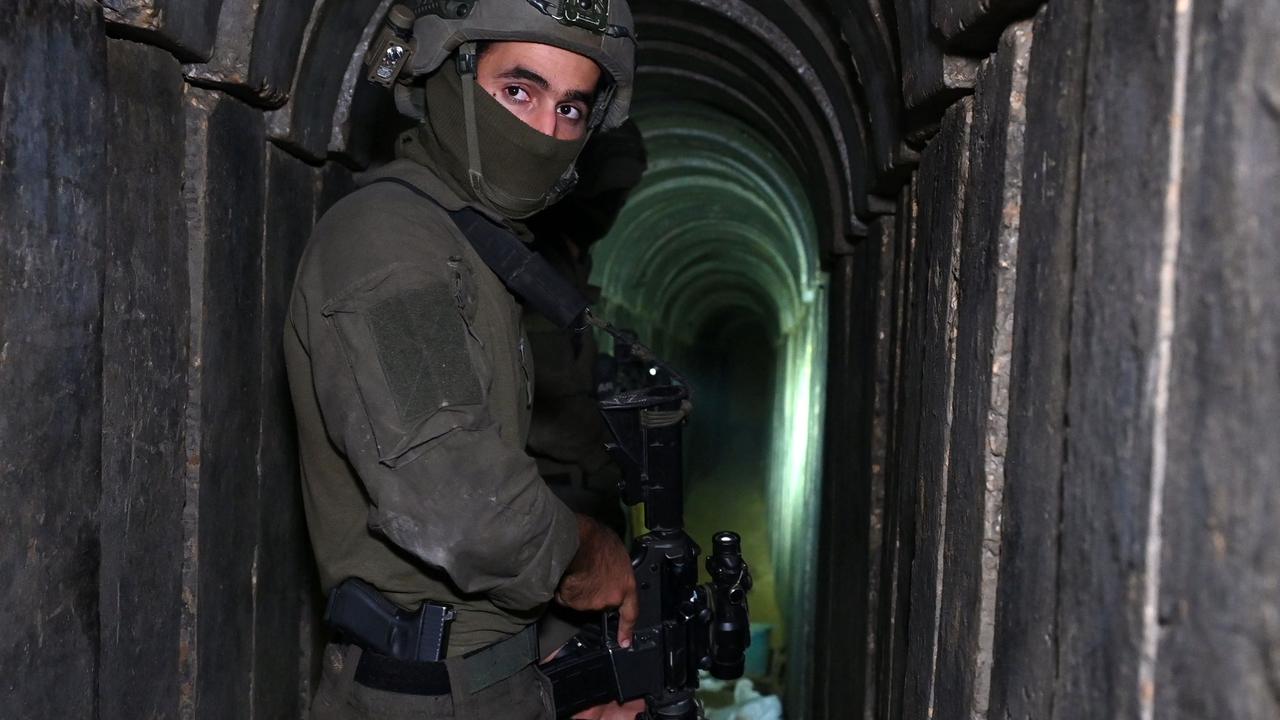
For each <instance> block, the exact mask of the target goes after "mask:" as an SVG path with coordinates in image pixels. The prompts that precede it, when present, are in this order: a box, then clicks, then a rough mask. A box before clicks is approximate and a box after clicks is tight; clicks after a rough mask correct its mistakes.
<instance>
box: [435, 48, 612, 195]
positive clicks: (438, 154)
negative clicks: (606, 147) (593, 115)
mask: <svg viewBox="0 0 1280 720" xmlns="http://www.w3.org/2000/svg"><path fill="white" fill-rule="evenodd" d="M425 100H426V107H425V110H426V118H425V120H424V121H423V125H422V127H421V128H420V129H419V138H420V140H421V142H422V145H423V146H424V149H425V150H426V151H427V154H428V156H430V157H431V158H432V159H433V160H434V161H435V164H436V165H437V169H438V170H440V171H442V172H444V173H446V174H448V175H449V179H450V180H452V181H453V182H454V184H456V185H458V186H461V188H463V189H465V191H466V194H467V195H469V196H470V197H471V198H472V199H473V200H475V201H476V202H477V203H479V204H480V205H483V206H485V207H487V208H489V209H491V210H493V211H495V212H497V213H498V214H500V215H502V216H503V217H507V218H510V219H513V220H519V219H522V218H526V217H528V216H530V215H532V214H534V213H536V212H538V211H539V210H542V209H544V208H546V207H547V206H548V205H551V204H552V203H554V202H555V201H556V200H559V199H560V197H562V196H563V195H564V194H565V193H567V192H568V191H569V189H570V188H572V186H573V183H574V181H575V180H576V179H577V173H576V172H574V169H573V163H574V161H575V160H577V158H578V154H579V153H580V152H581V151H582V146H583V145H585V144H586V141H587V138H586V136H585V135H584V136H583V137H582V138H580V139H578V140H557V139H556V138H553V137H551V136H550V135H543V134H542V133H540V132H538V131H537V130H534V129H533V128H531V127H529V126H528V125H526V124H525V123H524V121H522V120H521V119H520V118H518V117H516V116H515V115H513V114H511V112H510V111H509V110H507V109H506V108H505V107H503V106H502V105H501V104H500V103H499V102H498V101H497V100H495V99H494V98H492V97H490V96H489V93H487V92H485V90H484V88H481V87H480V86H479V85H477V84H476V83H475V80H474V77H473V76H471V75H466V76H460V75H459V74H458V71H457V69H456V67H455V65H454V63H445V65H444V66H443V67H441V68H440V69H439V70H438V71H437V72H436V73H435V74H433V75H432V76H431V77H430V78H428V79H427V83H426V88H425Z"/></svg>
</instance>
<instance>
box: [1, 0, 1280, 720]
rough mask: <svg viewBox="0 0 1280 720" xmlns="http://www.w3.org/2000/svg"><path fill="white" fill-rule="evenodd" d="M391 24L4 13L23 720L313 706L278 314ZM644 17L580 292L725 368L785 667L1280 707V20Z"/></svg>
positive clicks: (863, 697) (668, 352) (1258, 15)
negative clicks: (620, 157)
mask: <svg viewBox="0 0 1280 720" xmlns="http://www.w3.org/2000/svg"><path fill="white" fill-rule="evenodd" d="M477 1H478V2H485V1H486V0H477ZM391 4H392V1H391V0H293V1H291V2H284V1H278V0H14V2H12V3H11V4H10V7H7V8H6V10H7V12H6V13H5V14H4V16H3V19H0V396H2V397H3V398H4V404H3V410H0V473H2V477H3V482H0V528H3V531H2V532H0V581H3V582H0V627H2V628H3V631H2V634H0V640H3V642H0V674H2V675H3V677H4V681H3V682H2V683H0V696H2V697H3V699H4V704H3V705H2V706H0V707H3V708H4V709H3V710H0V716H4V717H15V718H55V717H57V718H95V719H96V718H140V717H147V718H153V717H154V718H170V717H173V718H205V717H208V718H300V717H307V716H308V713H310V712H311V702H312V698H313V696H314V694H315V691H316V684H317V682H318V678H319V677H320V668H321V664H322V662H323V659H324V652H323V650H324V643H325V642H326V636H327V635H326V630H325V628H324V623H323V620H322V618H323V614H324V610H325V606H324V603H325V598H324V596H323V594H322V592H321V589H320V585H319V579H318V577H317V573H316V567H315V562H314V559H313V557H312V552H311V548H310V545H309V541H308V537H307V532H306V524H305V518H304V513H303V508H302V498H301V490H300V478H299V463H298V457H297V455H298V441H297V437H296V431H295V418H294V412H293V409H292V405H291V403H290V398H289V392H288V388H287V384H286V377H285V368H284V359H283V355H282V347H281V342H282V341H281V329H282V328H283V327H284V322H285V317H286V312H287V308H288V302H289V297H290V288H291V287H292V284H293V280H294V273H295V269H296V268H297V266H298V263H299V259H300V257H301V256H302V252H303V249H304V247H305V246H306V243H307V240H308V237H309V236H310V235H311V232H312V228H313V227H314V225H315V224H316V222H317V220H318V219H319V218H320V217H321V216H323V215H324V213H325V212H326V211H327V210H328V209H329V208H330V207H331V206H332V205H333V204H334V203H335V202H337V201H338V200H340V199H341V198H343V197H345V196H347V195H348V194H350V193H351V192H352V191H353V190H354V189H355V188H356V187H357V185H358V184H359V183H360V182H361V177H362V175H361V173H363V172H365V171H367V170H369V169H371V168H376V167H379V166H380V165H381V164H383V163H385V162H387V161H388V160H389V159H390V158H391V156H392V154H393V152H394V142H395V138H396V136H397V133H399V132H400V131H401V130H403V129H405V128H406V127H409V124H407V123H408V121H406V120H405V119H404V118H402V117H401V116H399V114H398V113H397V112H396V110H395V107H394V105H393V103H392V102H391V99H390V97H389V95H388V94H387V93H386V91H385V90H384V89H382V88H380V87H378V86H376V85H373V84H371V83H369V82H367V81H366V79H365V73H364V70H363V68H362V60H363V57H364V54H365V51H366V50H367V48H368V46H369V44H370V43H371V42H372V41H373V39H374V38H375V36H376V35H377V33H378V31H379V28H380V27H381V23H382V22H383V19H384V17H385V16H386V15H387V12H388V9H389V8H390V7H391ZM631 6H632V8H633V10H634V15H635V37H636V42H637V58H636V59H637V71H636V77H637V80H636V94H635V102H634V104H633V107H632V110H631V116H632V121H633V122H634V127H635V128H636V129H637V130H638V134H639V138H640V139H641V140H642V142H643V147H644V155H645V158H646V160H645V169H644V172H643V174H642V175H638V176H637V178H636V180H637V181H638V182H637V184H635V186H634V188H631V189H630V193H629V195H628V196H627V198H626V202H625V204H624V205H622V206H621V209H620V212H618V214H617V216H616V218H615V219H614V221H613V223H612V225H611V227H610V228H609V229H608V231H607V233H602V234H603V237H600V238H599V239H595V238H593V242H591V243H590V247H589V253H588V255H589V263H586V264H584V266H586V265H589V268H590V271H589V274H587V275H584V276H583V277H581V278H579V280H581V281H582V283H583V284H584V286H589V288H588V289H590V293H589V294H590V295H591V297H592V300H593V303H594V305H593V307H594V312H597V313H598V314H599V315H600V316H601V317H604V318H607V319H608V320H609V321H610V322H612V323H613V324H614V325H615V326H616V328H621V329H625V330H626V332H628V333H631V334H632V336H633V337H635V338H639V339H640V340H641V341H643V342H644V343H645V344H647V345H648V346H649V347H651V348H652V350H653V351H654V353H655V354H656V355H657V356H658V357H660V358H661V360H662V365H663V367H661V368H660V367H658V366H657V365H646V367H645V370H646V371H652V373H653V374H654V375H658V374H659V372H669V371H675V372H677V373H678V374H679V375H680V376H681V377H683V378H684V379H685V380H686V381H687V384H688V386H689V387H691V388H692V391H693V397H692V406H693V411H692V413H691V414H690V416H689V418H688V421H687V423H686V425H685V426H684V438H685V462H684V466H683V467H684V483H685V488H684V489H685V494H684V497H685V500H686V511H685V521H686V523H687V527H688V530H689V532H690V534H691V535H693V536H694V537H695V540H696V541H697V542H698V543H699V544H701V545H703V547H704V549H705V548H706V547H707V546H708V545H709V542H710V535H711V533H713V532H716V531H719V530H723V529H736V530H738V531H739V532H741V533H742V536H743V548H744V552H745V555H746V557H747V561H748V562H749V564H750V566H751V568H752V571H753V574H754V576H755V580H756V583H755V586H754V588H753V589H752V591H751V594H750V595H749V598H750V605H751V611H752V621H753V623H754V625H753V631H754V632H753V633H752V638H753V643H755V645H754V650H755V653H756V656H757V661H758V662H759V663H760V664H758V665H755V666H753V670H752V672H751V673H749V675H750V677H751V679H752V680H753V681H754V682H755V685H756V688H757V690H758V691H761V692H763V693H764V694H765V695H767V696H773V697H776V698H778V699H779V704H780V706H781V708H782V709H781V716H782V717H786V718H789V719H805V718H812V719H814V720H823V719H826V718H831V719H838V720H839V719H845V718H860V719H862V718H865V719H866V720H871V719H873V718H874V719H877V720H881V719H883V720H917V719H921V720H923V719H927V718H938V719H939V720H943V719H946V718H957V719H959V718H964V719H965V720H972V719H975V718H977V719H983V720H987V719H989V720H1008V719H1015V718H1016V719H1019V720H1022V719H1027V720H1040V719H1044V720H1069V719H1073V718H1080V719H1082V720H1083V719H1096V718H1126V719H1130V718H1132V719H1134V720H1154V719H1156V718H1160V719H1162V720H1163V719H1174V718H1187V719H1188V720H1190V719H1192V718H1195V719H1200V718H1214V719H1217V718H1222V719H1223V720H1227V719H1231V720H1234V719H1236V718H1241V719H1249V720H1252V719H1255V718H1256V719H1258V720H1268V719H1271V718H1276V717H1280V553H1278V552H1277V551H1276V547H1277V546H1278V545H1280V530H1278V528H1280V525H1278V524H1277V523H1276V521H1275V517H1276V514H1277V512H1280V483H1277V482H1276V476H1277V468H1280V445H1277V443H1276V442H1275V436H1276V432H1275V427H1276V423H1277V420H1280V280H1278V278H1280V242H1278V241H1277V239H1278V237H1280V235H1278V233H1277V231H1276V228H1277V227H1280V203H1277V201H1276V188H1278V187H1280V75H1278V74H1277V73H1278V72H1280V70H1278V69H1280V50H1277V48H1280V43H1277V42H1276V40H1277V38H1280V3H1277V2H1275V1H1274V0H1255V1H1252V2H1245V1H1243V0H1153V1H1151V2H1144V3H1135V2H1132V0H1077V1H1076V2H1059V1H1058V0H1047V1H1046V0H792V1H790V2H782V1H780V0H632V2H631ZM601 142H603V138H601ZM535 246H536V245H535ZM591 342H593V343H598V346H599V350H600V351H602V352H605V353H608V352H611V351H616V348H615V347H614V338H613V337H611V336H609V335H607V334H604V333H598V334H596V335H594V336H592V337H591ZM536 370H537V372H538V373H544V372H547V374H548V376H549V375H550V372H549V371H553V370H555V368H553V367H542V368H537V369H536ZM548 482H549V483H550V480H548ZM637 518H638V515H635V514H633V517H632V519H633V522H632V525H633V526H638V523H639V520H638V519H637ZM726 692H727V693H729V694H731V693H732V692H733V688H732V686H730V687H729V688H728V690H722V691H720V696H716V695H714V694H713V693H711V692H707V693H706V694H705V697H704V699H705V700H706V702H707V704H708V707H709V708H710V710H711V711H712V712H714V711H715V710H716V707H715V705H716V703H717V702H719V701H721V700H723V697H722V696H723V695H724V694H725V693H726ZM776 716H777V715H776V714H775V715H771V716H770V717H776ZM716 717H721V718H724V717H727V716H726V715H720V716H716Z"/></svg>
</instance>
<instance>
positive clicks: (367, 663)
mask: <svg viewBox="0 0 1280 720" xmlns="http://www.w3.org/2000/svg"><path fill="white" fill-rule="evenodd" d="M537 659H538V631H537V626H536V625H528V626H526V627H525V629H523V630H521V631H520V632H518V633H516V634H515V635H512V636H511V637H509V638H507V639H505V640H500V641H498V642H496V643H493V644H492V645H487V646H485V647H483V648H480V649H479V650H475V651H472V652H469V653H467V654H466V655H463V656H462V657H461V658H456V659H450V660H449V661H440V662H420V661H414V660H398V659H396V658H393V657H390V656H388V655H383V654H381V653H377V652H374V651H372V650H365V651H364V652H362V653H361V654H360V662H359V664H357V665H356V673H355V681H356V682H358V683H360V684H361V685H364V686H365V687H368V688H373V689H375V690H385V691H387V692H395V693H404V694H406V695H448V694H449V693H450V692H451V691H452V690H453V686H454V684H455V683H456V684H459V685H460V686H461V687H460V689H462V688H465V689H466V691H467V692H470V693H474V692H479V691H480V690H483V689H484V688H487V687H489V686H490V685H493V684H495V683H498V682H501V681H503V680H506V679H507V678H509V677H511V676H512V675H515V674H516V673H518V672H520V671H521V670H523V669H524V668H525V667H527V666H528V665H531V664H533V663H534V662H536V661H537ZM450 667H452V668H453V675H452V678H451V676H450Z"/></svg>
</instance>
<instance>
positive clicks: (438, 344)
mask: <svg viewBox="0 0 1280 720" xmlns="http://www.w3.org/2000/svg"><path fill="white" fill-rule="evenodd" d="M401 275H403V273H402V274H401ZM322 314H323V315H324V317H325V318H326V321H327V322H328V323H329V324H330V325H331V327H332V328H333V329H334V331H335V333H336V335H337V337H338V342H339V344H340V346H341V349H342V353H343V355H344V357H345V358H346V361H347V365H348V366H349V367H350V370H351V372H352V373H353V375H354V376H355V381H356V386H357V390H358V393H359V395H360V399H361V402H362V404H363V407H364V412H365V415H366V416H367V419H368V427H369V428H370V429H371V430H372V432H373V439H374V442H375V443H376V444H377V450H378V460H379V462H381V463H382V464H384V465H386V466H388V467H399V466H401V465H404V464H406V463H409V462H412V461H413V460H414V459H416V458H417V457H418V456H420V455H421V454H422V452H423V451H425V450H426V449H427V448H428V447H429V446H430V444H431V441H433V440H435V439H436V438H439V437H441V436H443V435H444V434H446V433H448V432H449V431H451V430H453V429H456V428H475V427H479V426H482V425H483V424H485V423H486V422H487V412H486V410H485V397H486V391H487V388H488V384H489V383H488V380H487V378H488V375H489V372H488V363H487V360H486V358H485V355H484V351H483V348H482V347H481V346H480V344H479V341H478V340H476V338H475V336H474V334H473V333H472V332H471V329H470V328H469V327H468V325H467V320H466V318H465V313H464V309H463V307H462V298H460V297H459V296H458V294H457V293H456V284H455V283H450V282H447V281H446V280H445V279H443V278H438V279H437V278H424V277H421V276H418V277H413V276H412V275H411V276H410V277H403V276H397V275H392V276H389V277H386V278H384V279H382V280H380V281H378V282H376V283H372V286H368V285H366V286H365V287H361V288H357V289H356V290H355V291H354V292H352V293H349V294H347V295H344V296H340V297H338V298H335V299H334V300H332V301H330V302H329V303H327V304H326V305H325V307H324V308H323V310H322Z"/></svg>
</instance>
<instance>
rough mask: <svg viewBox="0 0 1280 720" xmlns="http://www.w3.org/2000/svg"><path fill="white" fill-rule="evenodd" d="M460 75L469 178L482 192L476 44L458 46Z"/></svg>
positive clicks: (482, 173) (477, 189)
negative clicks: (477, 111)
mask: <svg viewBox="0 0 1280 720" xmlns="http://www.w3.org/2000/svg"><path fill="white" fill-rule="evenodd" d="M457 63H458V77H460V78H461V79H462V122H463V123H464V124H465V125H466V131H467V178H468V179H469V180H470V181H471V189H472V190H474V191H475V192H476V193H481V192H482V187H481V186H482V185H484V168H482V167H481V166H480V128H479V127H478V126H477V124H476V64H477V60H476V44H475V43H470V42H469V43H463V44H462V46H461V47H459V48H458V59H457Z"/></svg>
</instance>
